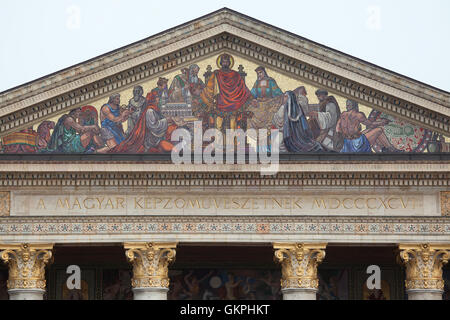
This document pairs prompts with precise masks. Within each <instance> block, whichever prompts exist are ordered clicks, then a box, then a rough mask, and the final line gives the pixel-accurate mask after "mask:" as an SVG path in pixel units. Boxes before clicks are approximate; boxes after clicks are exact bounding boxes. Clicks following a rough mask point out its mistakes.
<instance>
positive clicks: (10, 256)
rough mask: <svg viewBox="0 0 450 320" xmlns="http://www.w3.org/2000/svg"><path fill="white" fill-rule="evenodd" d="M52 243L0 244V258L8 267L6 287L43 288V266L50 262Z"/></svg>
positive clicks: (44, 282)
mask: <svg viewBox="0 0 450 320" xmlns="http://www.w3.org/2000/svg"><path fill="white" fill-rule="evenodd" d="M52 249H53V244H17V245H0V250H3V251H1V252H0V258H1V260H3V262H5V263H6V264H7V265H8V267H9V278H8V283H7V285H8V289H10V290H11V289H43V290H45V286H46V281H45V267H46V266H47V264H50V263H51V262H52V258H53V255H52V251H51V250H52Z"/></svg>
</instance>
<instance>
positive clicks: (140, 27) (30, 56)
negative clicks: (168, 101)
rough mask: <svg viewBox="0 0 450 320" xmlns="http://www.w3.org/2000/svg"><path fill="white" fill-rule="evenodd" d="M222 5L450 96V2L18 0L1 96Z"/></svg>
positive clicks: (9, 26) (8, 8)
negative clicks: (17, 87) (15, 88)
mask: <svg viewBox="0 0 450 320" xmlns="http://www.w3.org/2000/svg"><path fill="white" fill-rule="evenodd" d="M222 7H228V8H230V9H233V10H236V11H239V12H241V13H243V14H246V15H249V16H251V17H253V18H255V19H258V20H262V21H264V22H267V23H269V24H272V25H274V26H277V27H280V28H283V29H285V30H288V31H290V32H293V33H296V34H298V35H300V36H303V37H305V38H308V39H310V40H313V41H316V42H318V43H321V44H323V45H326V46H329V47H331V48H333V49H336V50H339V51H342V52H345V53H347V54H350V55H353V56H355V57H358V58H360V59H363V60H366V61H368V62H371V63H374V64H376V65H379V66H381V67H384V68H387V69H389V70H392V71H395V72H398V73H400V74H403V75H405V76H408V77H411V78H413V79H416V80H418V81H421V82H424V83H426V84H429V85H432V86H435V87H437V88H440V89H443V90H446V91H450V54H449V53H450V41H449V40H450V1H449V0H427V1H425V0H421V1H418V0H341V1H336V0H314V1H313V0H310V1H301V0H300V1H299V0H298V1H288V0H276V1H273V0H270V1H266V0H264V1H263V0H261V1H253V0H252V1H243V0H228V1H225V0H219V1H209V2H206V1H199V0H190V1H186V0H185V1H178V0H171V1H143V0H58V1H56V0H39V1H32V0H14V1H2V4H1V5H0V30H1V31H0V34H1V39H2V41H1V44H0V74H1V77H0V92H2V91H5V90H7V89H10V88H12V87H15V86H18V85H21V84H23V83H25V82H28V81H32V80H34V79H37V78H39V77H42V76H45V75H47V74H50V73H53V72H55V71H58V70H61V69H63V68H66V67H69V66H71V65H74V64H77V63H79V62H82V61H85V60H88V59H90V58H93V57H95V56H98V55H101V54H103V53H106V52H108V51H111V50H114V49H117V48H119V47H122V46H125V45H127V44H130V43H132V42H135V41H138V40H141V39H143V38H146V37H149V36H151V35H153V34H156V33H158V32H161V31H164V30H166V29H169V28H172V27H175V26H177V25H179V24H182V23H184V22H187V21H189V20H192V19H195V18H198V17H200V16H202V15H205V14H208V13H210V12H212V11H215V10H218V9H220V8H222Z"/></svg>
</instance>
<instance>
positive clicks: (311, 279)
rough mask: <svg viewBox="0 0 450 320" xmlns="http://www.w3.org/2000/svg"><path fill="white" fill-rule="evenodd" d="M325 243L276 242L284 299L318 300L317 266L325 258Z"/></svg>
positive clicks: (275, 247) (274, 246)
mask: <svg viewBox="0 0 450 320" xmlns="http://www.w3.org/2000/svg"><path fill="white" fill-rule="evenodd" d="M326 246H327V245H326V244H325V243H314V244H312V243H311V244H306V243H274V244H273V248H274V249H275V261H276V262H278V263H280V264H281V275H282V278H281V292H282V293H283V300H316V294H317V291H318V287H319V279H318V278H317V266H318V265H319V263H321V262H322V260H323V258H325V250H323V249H325V248H326Z"/></svg>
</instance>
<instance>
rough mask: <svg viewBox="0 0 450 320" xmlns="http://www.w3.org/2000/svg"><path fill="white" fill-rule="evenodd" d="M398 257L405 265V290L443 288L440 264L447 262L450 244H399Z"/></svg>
mask: <svg viewBox="0 0 450 320" xmlns="http://www.w3.org/2000/svg"><path fill="white" fill-rule="evenodd" d="M399 249H400V259H401V262H402V263H403V264H404V265H405V267H406V281H405V286H406V290H418V289H422V290H424V289H428V290H443V289H444V280H443V279H442V266H443V265H444V264H446V263H448V259H449V254H450V251H449V250H450V245H430V244H413V245H411V244H401V245H399Z"/></svg>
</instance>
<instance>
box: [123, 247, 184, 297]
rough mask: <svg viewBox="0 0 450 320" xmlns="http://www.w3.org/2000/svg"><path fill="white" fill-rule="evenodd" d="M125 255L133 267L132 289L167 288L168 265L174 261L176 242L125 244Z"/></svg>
mask: <svg viewBox="0 0 450 320" xmlns="http://www.w3.org/2000/svg"><path fill="white" fill-rule="evenodd" d="M124 247H125V249H126V252H125V255H126V257H127V259H128V261H129V262H130V263H131V264H132V265H133V279H132V280H131V284H132V286H133V288H149V287H153V288H154V287H159V288H168V287H169V281H170V280H169V276H168V273H169V268H168V267H169V264H170V263H172V262H174V261H175V255H176V251H175V248H176V247H177V243H176V242H171V243H153V242H152V243H125V244H124Z"/></svg>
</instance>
